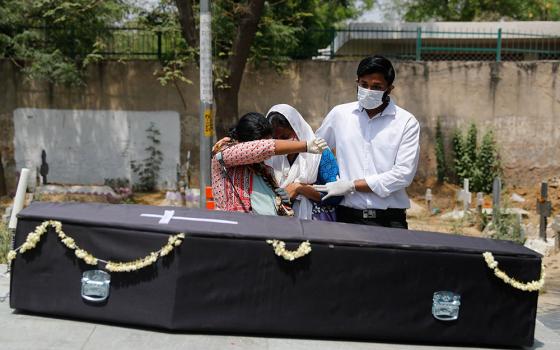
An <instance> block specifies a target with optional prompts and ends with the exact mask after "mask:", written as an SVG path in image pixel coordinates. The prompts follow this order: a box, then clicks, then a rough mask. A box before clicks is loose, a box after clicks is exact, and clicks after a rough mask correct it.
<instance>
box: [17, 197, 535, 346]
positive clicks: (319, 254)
mask: <svg viewBox="0 0 560 350" xmlns="http://www.w3.org/2000/svg"><path fill="white" fill-rule="evenodd" d="M47 220H56V221H59V222H61V223H62V230H63V231H64V233H65V234H66V235H67V236H69V237H72V238H73V239H74V241H75V243H76V244H77V245H79V247H80V248H82V249H83V250H85V251H87V252H89V253H91V254H92V255H93V256H95V257H97V258H99V259H104V260H111V261H128V260H134V259H138V258H139V257H144V256H146V255H148V254H149V253H150V252H154V251H157V250H158V249H160V248H161V247H162V246H163V245H165V244H166V243H167V242H168V237H169V236H170V235H171V234H177V233H180V232H183V233H185V235H186V237H185V239H184V241H183V242H182V244H181V245H180V246H177V247H175V249H173V251H171V252H169V254H168V255H166V256H163V257H159V258H158V259H157V261H155V262H153V261H152V262H153V263H152V264H149V265H148V266H146V267H144V268H142V269H140V270H137V271H132V272H111V273H110V284H109V286H108V291H109V295H108V297H107V299H105V300H102V301H100V300H101V299H95V298H94V299H91V300H88V298H87V295H88V293H89V292H87V291H86V292H85V294H84V288H85V287H84V283H86V287H87V283H89V281H86V282H84V281H83V279H82V277H83V273H84V272H85V271H88V270H96V269H99V270H103V269H104V263H103V262H101V261H99V262H98V266H97V267H96V266H92V265H88V264H86V263H85V262H84V261H83V260H82V259H79V258H77V257H76V255H75V252H74V251H72V250H71V249H69V248H68V247H66V246H65V245H64V244H62V242H61V240H60V238H59V237H57V233H56V232H55V230H54V229H53V228H49V229H48V231H47V232H46V233H45V234H44V235H43V236H42V237H41V239H40V241H39V242H38V243H36V246H35V248H33V249H29V250H27V251H25V252H23V253H21V254H18V255H17V258H15V260H14V261H13V263H12V278H11V291H10V306H11V307H12V308H14V309H19V310H24V311H31V312H38V313H45V314H52V315H60V316H68V317H76V318H81V319H87V320H94V321H106V322H117V323H125V324H130V325H139V326H151V327H157V328H163V329H167V330H181V331H192V332H204V333H207V332H211V333H230V334H257V335H267V336H295V337H319V338H338V339H357V340H377V341H395V342H414V343H432V344H472V345H474V344H477V345H502V346H503V345H505V346H530V345H532V343H533V336H534V328H535V317H536V309H537V298H538V292H534V291H533V292H528V291H521V290H518V289H515V288H513V287H512V286H511V285H508V284H506V283H504V281H502V280H500V279H499V278H497V277H496V276H495V274H494V272H493V270H491V269H490V268H489V266H488V264H487V262H486V261H485V259H484V257H483V256H482V253H483V252H486V251H489V252H492V253H493V256H494V257H495V260H496V261H497V262H498V263H499V268H500V269H501V270H503V271H504V272H506V273H507V274H508V275H509V276H511V277H515V278H516V279H517V280H519V281H533V280H538V279H539V278H540V272H541V256H540V255H539V254H537V253H535V252H533V251H532V250H529V249H527V248H525V247H523V246H519V245H516V244H514V243H510V242H505V241H496V240H489V239H482V238H473V237H463V236H456V235H448V234H439V233H430V232H420V231H406V230H398V229H385V228H376V227H367V226H359V225H349V224H339V223H327V222H314V221H313V222H312V221H301V220H297V219H293V218H282V217H267V216H255V215H248V214H240V213H229V212H219V211H205V210H198V209H184V208H175V207H152V206H140V205H102V204H75V203H33V204H32V205H31V206H30V207H28V208H26V209H24V210H23V211H22V212H21V213H20V215H19V222H18V226H17V232H16V247H19V246H21V245H22V244H23V243H24V242H25V241H26V237H27V234H28V233H29V232H32V231H34V230H35V228H36V227H38V226H40V225H41V224H42V223H43V222H45V221H47ZM270 239H276V240H281V241H285V242H286V243H287V247H286V249H296V248H297V247H298V244H299V243H301V242H302V241H307V240H308V241H309V242H310V245H311V251H310V252H309V253H308V254H307V255H305V256H303V257H301V258H298V259H295V260H292V261H290V260H286V259H285V258H283V257H281V256H278V255H276V254H275V250H274V249H273V246H272V245H271V242H270V241H269V242H267V240H270ZM301 255H304V253H302V254H301ZM94 292H95V290H94ZM459 302H460V305H459ZM457 312H458V316H457ZM455 318H456V319H455Z"/></svg>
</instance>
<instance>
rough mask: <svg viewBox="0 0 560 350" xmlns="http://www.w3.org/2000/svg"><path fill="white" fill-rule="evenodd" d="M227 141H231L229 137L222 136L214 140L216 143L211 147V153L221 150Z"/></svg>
mask: <svg viewBox="0 0 560 350" xmlns="http://www.w3.org/2000/svg"><path fill="white" fill-rule="evenodd" d="M228 142H231V138H230V137H224V138H223V139H221V140H219V141H218V142H216V144H215V145H214V146H213V147H212V153H213V154H215V153H218V152H220V151H221V150H222V147H223V146H224V145H225V144H226V143H228Z"/></svg>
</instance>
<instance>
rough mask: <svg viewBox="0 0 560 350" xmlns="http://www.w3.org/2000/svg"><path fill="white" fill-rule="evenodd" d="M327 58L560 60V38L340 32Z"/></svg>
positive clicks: (482, 33)
mask: <svg viewBox="0 0 560 350" xmlns="http://www.w3.org/2000/svg"><path fill="white" fill-rule="evenodd" d="M321 53H322V56H321V57H323V58H328V59H333V58H334V59H336V58H344V57H363V56H365V55H371V54H373V53H378V54H382V55H385V56H389V57H393V58H396V59H400V60H416V61H449V60H451V61H455V60H467V61H469V60H477V61H498V62H499V61H506V60H507V61H521V60H558V59H560V36H555V35H541V34H530V33H517V32H512V31H502V29H497V30H496V31H477V32H473V31H434V30H422V28H420V27H419V28H416V29H415V30H411V29H405V30H395V29H390V28H388V29H374V30H372V29H340V30H337V31H336V33H335V34H334V36H333V40H332V42H331V44H330V46H329V47H328V50H321Z"/></svg>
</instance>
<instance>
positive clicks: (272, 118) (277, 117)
mask: <svg viewBox="0 0 560 350" xmlns="http://www.w3.org/2000/svg"><path fill="white" fill-rule="evenodd" d="M267 118H268V121H269V122H270V125H272V128H273V129H276V128H278V127H281V128H286V129H292V126H291V125H290V122H289V121H288V119H287V118H286V117H285V116H284V115H283V114H282V113H280V112H270V114H269V115H268V117H267Z"/></svg>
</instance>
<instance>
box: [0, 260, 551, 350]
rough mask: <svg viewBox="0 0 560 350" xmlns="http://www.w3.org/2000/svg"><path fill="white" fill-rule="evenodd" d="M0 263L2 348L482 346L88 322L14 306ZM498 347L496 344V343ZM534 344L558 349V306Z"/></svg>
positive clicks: (394, 349) (371, 349) (377, 349)
mask: <svg viewBox="0 0 560 350" xmlns="http://www.w3.org/2000/svg"><path fill="white" fill-rule="evenodd" d="M5 271H6V266H5V265H0V349H2V350H20V349H21V350H29V349H33V350H43V349H45V350H46V349H53V350H54V349H56V350H66V349H69V350H75V349H83V350H93V349H102V350H110V349H119V350H144V349H146V350H154V349H166V350H167V349H189V350H198V349H204V350H214V349H216V350H217V349H220V350H222V349H244V350H253V349H259V350H260V349H267V350H285V349H288V350H299V349H309V350H319V349H321V350H331V349H332V350H335V349H336V350H381V349H387V350H404V349H412V350H423V349H434V348H436V349H442V350H447V349H472V350H475V349H484V348H475V347H450V346H429V345H410V344H394V343H391V344H389V343H372V342H353V341H332V340H311V339H290V338H265V337H246V336H230V335H206V334H185V333H168V332H162V331H156V330H150V329H139V328H128V327H123V326H116V325H109V324H100V323H92V322H84V321H77V320H69V319H62V318H55V317H46V316H39V315H31V314H24V313H19V312H15V311H14V310H12V309H10V307H9V300H8V299H7V298H5V296H7V294H8V291H9V275H7V274H5V273H4V272H5ZM494 349H495V348H494ZM530 349H539V350H559V349H560V309H556V308H548V309H547V310H545V311H543V312H542V314H540V310H539V315H538V317H537V325H536V329H535V344H534V346H533V347H532V348H530Z"/></svg>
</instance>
